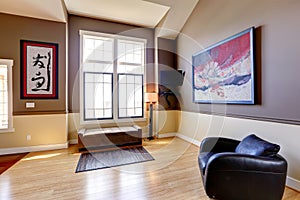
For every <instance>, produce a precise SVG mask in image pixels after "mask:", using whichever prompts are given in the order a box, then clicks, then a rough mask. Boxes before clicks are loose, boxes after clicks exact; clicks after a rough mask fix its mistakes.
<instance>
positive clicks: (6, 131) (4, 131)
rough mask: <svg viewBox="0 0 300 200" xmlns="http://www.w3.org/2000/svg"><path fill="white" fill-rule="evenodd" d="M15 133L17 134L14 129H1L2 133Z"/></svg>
mask: <svg viewBox="0 0 300 200" xmlns="http://www.w3.org/2000/svg"><path fill="white" fill-rule="evenodd" d="M13 132H15V129H14V128H9V129H0V133H13Z"/></svg>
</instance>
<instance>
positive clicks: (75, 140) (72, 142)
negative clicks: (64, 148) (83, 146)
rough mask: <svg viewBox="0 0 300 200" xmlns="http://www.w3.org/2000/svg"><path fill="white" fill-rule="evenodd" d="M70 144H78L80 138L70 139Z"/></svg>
mask: <svg viewBox="0 0 300 200" xmlns="http://www.w3.org/2000/svg"><path fill="white" fill-rule="evenodd" d="M69 144H78V139H72V140H69Z"/></svg>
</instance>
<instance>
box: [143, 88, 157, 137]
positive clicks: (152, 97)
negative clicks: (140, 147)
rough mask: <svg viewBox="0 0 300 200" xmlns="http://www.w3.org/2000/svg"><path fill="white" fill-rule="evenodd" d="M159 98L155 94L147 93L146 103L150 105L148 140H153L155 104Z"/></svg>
mask: <svg viewBox="0 0 300 200" xmlns="http://www.w3.org/2000/svg"><path fill="white" fill-rule="evenodd" d="M157 100H158V97H157V94H156V93H155V92H151V93H146V94H145V101H146V102H147V103H149V136H148V138H147V139H148V140H153V139H154V137H153V103H155V102H157Z"/></svg>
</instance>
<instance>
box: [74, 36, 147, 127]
mask: <svg viewBox="0 0 300 200" xmlns="http://www.w3.org/2000/svg"><path fill="white" fill-rule="evenodd" d="M84 35H89V36H95V37H106V38H111V39H114V40H115V39H118V40H122V39H123V40H130V41H133V42H143V43H144V45H145V51H144V66H146V48H147V40H146V39H142V38H136V37H128V36H121V35H115V34H107V33H100V32H94V31H86V30H79V36H80V47H79V48H80V69H79V81H80V84H79V86H80V88H79V95H80V124H82V125H86V124H107V123H122V122H124V123H126V122H133V121H134V122H137V121H146V120H147V118H146V117H145V113H146V112H145V106H144V110H143V117H139V118H135V117H133V118H118V95H113V102H112V103H113V119H101V120H84V104H83V102H84V96H83V95H84V91H83V86H84V85H83V73H84V71H83V36H84ZM116 45H117V42H114V47H113V51H114V54H113V57H114V70H113V74H114V75H113V90H115V91H117V90H118V86H117V85H118V84H117V83H118V73H117V64H116V62H117V60H116V59H115V54H116ZM143 77H144V78H143V85H145V84H146V68H145V67H144V74H143ZM144 91H145V90H144Z"/></svg>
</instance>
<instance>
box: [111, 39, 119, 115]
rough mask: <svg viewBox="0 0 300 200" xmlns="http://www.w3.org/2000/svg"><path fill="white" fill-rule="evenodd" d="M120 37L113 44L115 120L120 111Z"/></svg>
mask: <svg viewBox="0 0 300 200" xmlns="http://www.w3.org/2000/svg"><path fill="white" fill-rule="evenodd" d="M118 57H119V55H118V39H114V45H113V58H114V59H113V65H114V67H113V69H114V72H113V79H114V82H113V106H112V107H113V118H114V120H116V119H118V113H119V102H118V101H119V100H118V97H119V87H118Z"/></svg>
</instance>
